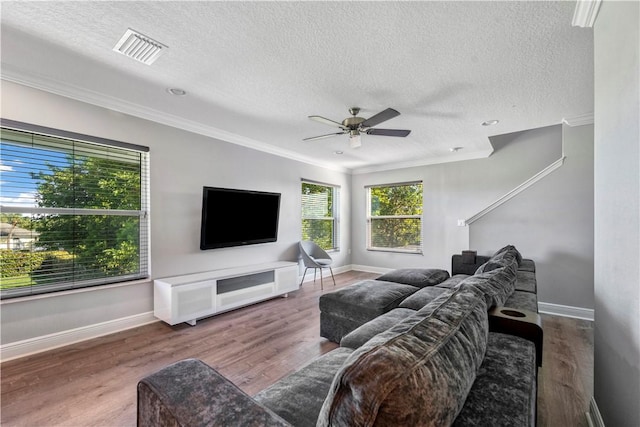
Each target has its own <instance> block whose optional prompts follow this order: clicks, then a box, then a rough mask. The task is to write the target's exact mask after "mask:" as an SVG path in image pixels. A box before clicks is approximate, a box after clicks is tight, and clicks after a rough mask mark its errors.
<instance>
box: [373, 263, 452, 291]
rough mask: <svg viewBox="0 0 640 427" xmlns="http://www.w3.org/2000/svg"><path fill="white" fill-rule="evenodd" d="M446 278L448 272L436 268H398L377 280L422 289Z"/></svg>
mask: <svg viewBox="0 0 640 427" xmlns="http://www.w3.org/2000/svg"><path fill="white" fill-rule="evenodd" d="M448 278H449V272H448V271H447V270H440V269H437V268H399V269H397V270H393V271H390V272H389V273H386V274H383V275H382V276H380V277H378V279H377V280H384V281H387V282H396V283H404V284H406V285H412V286H417V287H418V288H424V287H425V286H435V285H437V284H438V283H442V282H443V281H445V280H447V279H448Z"/></svg>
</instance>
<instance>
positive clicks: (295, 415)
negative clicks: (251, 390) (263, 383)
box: [253, 348, 353, 427]
mask: <svg viewBox="0 0 640 427" xmlns="http://www.w3.org/2000/svg"><path fill="white" fill-rule="evenodd" d="M352 352H353V350H351V349H349V348H337V349H335V350H332V351H330V352H329V353H326V354H324V355H322V356H320V357H318V358H317V359H315V360H314V361H312V362H311V363H309V364H307V365H306V366H304V367H303V368H301V369H299V370H297V371H295V372H294V373H292V374H290V375H287V376H286V377H284V378H283V379H281V380H280V381H278V382H276V383H275V384H273V385H272V386H270V387H268V388H266V389H264V390H262V391H261V392H259V393H258V394H256V395H255V396H253V398H254V399H255V400H256V401H257V402H258V403H260V404H261V405H263V406H265V407H266V408H269V409H270V410H271V411H273V412H275V413H276V414H278V416H280V417H282V418H283V419H284V420H286V421H287V422H289V423H291V425H294V426H296V427H312V426H315V425H316V420H317V419H318V413H319V412H320V408H321V407H322V403H323V402H324V399H325V397H326V396H327V393H328V392H329V387H330V386H331V381H332V380H333V377H334V376H335V374H336V372H338V370H339V369H340V367H341V366H342V364H343V363H344V361H345V360H347V358H348V357H349V355H350V354H351V353H352Z"/></svg>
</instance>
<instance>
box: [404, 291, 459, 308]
mask: <svg viewBox="0 0 640 427" xmlns="http://www.w3.org/2000/svg"><path fill="white" fill-rule="evenodd" d="M446 291H447V289H446V288H436V287H433V286H429V287H427V288H422V289H420V290H419V291H418V292H416V293H415V294H413V295H411V296H409V297H408V298H407V299H405V300H404V301H402V302H401V303H400V305H399V306H398V307H401V308H410V309H412V310H420V309H421V308H422V307H424V306H425V305H427V304H429V303H430V302H431V301H433V300H434V299H436V298H437V297H438V296H439V295H440V294H441V293H443V292H446Z"/></svg>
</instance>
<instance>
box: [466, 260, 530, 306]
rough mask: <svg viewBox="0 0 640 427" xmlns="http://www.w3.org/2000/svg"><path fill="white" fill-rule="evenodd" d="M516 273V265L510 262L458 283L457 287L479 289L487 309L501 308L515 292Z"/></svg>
mask: <svg viewBox="0 0 640 427" xmlns="http://www.w3.org/2000/svg"><path fill="white" fill-rule="evenodd" d="M516 271H517V270H516V264H515V262H512V263H509V264H508V265H505V266H503V267H500V268H496V269H494V270H491V271H488V272H486V273H480V274H474V275H473V276H470V277H468V278H466V279H465V280H463V281H462V282H460V284H459V285H458V287H467V286H472V287H476V288H478V289H480V290H481V291H482V293H483V294H484V296H485V298H486V303H487V307H488V308H492V307H495V306H503V305H504V303H505V301H506V300H507V299H508V298H509V297H510V296H511V294H513V291H514V290H515V282H516Z"/></svg>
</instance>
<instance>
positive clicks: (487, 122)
mask: <svg viewBox="0 0 640 427" xmlns="http://www.w3.org/2000/svg"><path fill="white" fill-rule="evenodd" d="M498 123H500V120H487V121H486V122H482V126H493V125H497V124H498Z"/></svg>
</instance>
